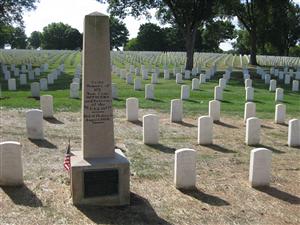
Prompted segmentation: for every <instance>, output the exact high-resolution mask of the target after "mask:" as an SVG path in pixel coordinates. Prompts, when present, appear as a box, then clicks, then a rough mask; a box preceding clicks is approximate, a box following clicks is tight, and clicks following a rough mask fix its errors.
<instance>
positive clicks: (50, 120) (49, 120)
mask: <svg viewBox="0 0 300 225" xmlns="http://www.w3.org/2000/svg"><path fill="white" fill-rule="evenodd" d="M44 120H46V121H47V122H48V123H53V124H64V123H63V122H61V121H60V120H58V119H56V118H55V117H52V118H44Z"/></svg>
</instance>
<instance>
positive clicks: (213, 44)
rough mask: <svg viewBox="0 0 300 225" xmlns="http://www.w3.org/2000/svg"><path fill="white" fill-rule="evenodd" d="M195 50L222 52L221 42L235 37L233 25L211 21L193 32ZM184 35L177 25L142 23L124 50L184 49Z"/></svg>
mask: <svg viewBox="0 0 300 225" xmlns="http://www.w3.org/2000/svg"><path fill="white" fill-rule="evenodd" d="M195 35H196V36H195V51H202V52H222V50H221V49H220V48H219V45H220V43H221V42H223V41H225V40H228V39H232V38H234V37H235V33H234V25H232V24H231V22H229V21H222V20H217V21H211V22H209V23H207V24H206V26H203V27H201V29H200V28H199V29H198V30H197V32H196V34H195ZM184 43H185V42H184V36H183V35H182V33H181V32H180V30H179V28H178V27H177V26H174V27H167V28H161V27H159V26H158V25H156V24H152V23H146V24H142V25H141V26H140V28H139V32H138V35H137V38H136V39H133V40H132V41H130V42H128V44H126V47H125V50H131V51H134V50H139V51H184V50H185V44H184Z"/></svg>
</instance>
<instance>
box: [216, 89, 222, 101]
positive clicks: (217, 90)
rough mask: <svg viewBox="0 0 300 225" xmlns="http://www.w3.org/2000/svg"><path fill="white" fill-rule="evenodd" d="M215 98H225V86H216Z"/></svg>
mask: <svg viewBox="0 0 300 225" xmlns="http://www.w3.org/2000/svg"><path fill="white" fill-rule="evenodd" d="M214 99H215V100H219V101H222V100H223V88H221V87H220V86H216V87H215V92H214Z"/></svg>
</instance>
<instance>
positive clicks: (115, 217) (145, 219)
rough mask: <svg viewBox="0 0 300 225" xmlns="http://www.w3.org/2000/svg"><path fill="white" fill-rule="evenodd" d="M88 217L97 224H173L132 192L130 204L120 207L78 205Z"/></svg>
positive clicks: (146, 201)
mask: <svg viewBox="0 0 300 225" xmlns="http://www.w3.org/2000/svg"><path fill="white" fill-rule="evenodd" d="M76 207H77V209H78V210H80V211H81V212H82V213H83V214H84V215H85V216H86V217H88V218H89V219H90V220H92V221H93V222H94V223H97V224H120V225H129V224H141V225H142V224H149V225H150V224H161V225H171V224H170V223H169V222H167V221H166V220H164V219H163V218H160V217H159V216H158V215H157V214H156V212H155V210H154V209H153V207H152V206H151V204H150V203H149V201H148V200H147V199H145V198H143V197H141V196H139V195H137V194H134V193H131V194H130V205H128V206H118V207H99V206H76Z"/></svg>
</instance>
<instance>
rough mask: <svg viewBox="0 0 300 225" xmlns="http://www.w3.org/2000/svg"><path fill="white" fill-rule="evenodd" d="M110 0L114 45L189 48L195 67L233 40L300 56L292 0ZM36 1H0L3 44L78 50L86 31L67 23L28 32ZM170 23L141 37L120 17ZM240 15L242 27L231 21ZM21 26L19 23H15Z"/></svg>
mask: <svg viewBox="0 0 300 225" xmlns="http://www.w3.org/2000/svg"><path fill="white" fill-rule="evenodd" d="M97 1H99V2H101V3H108V4H109V12H110V14H111V17H110V34H111V35H110V36H111V49H120V48H121V47H124V50H139V51H186V57H187V63H186V68H187V69H190V68H191V67H192V66H193V55H194V52H195V51H201V52H203V51H204V52H221V51H222V50H221V49H220V48H219V44H220V43H221V42H223V41H226V40H230V39H234V40H235V41H234V43H233V47H234V49H233V50H232V53H239V54H250V63H251V64H253V65H256V64H257V62H256V54H265V55H285V56H288V55H289V56H299V55H300V47H299V42H300V8H299V5H297V4H295V3H294V1H292V0H222V1H221V0H209V1H208V0H172V1H170V0H156V1H153V0H114V1H109V0H97ZM35 3H36V0H22V1H13V0H2V1H1V2H0V34H1V35H0V47H3V45H4V44H5V43H9V44H11V46H12V47H13V48H25V47H27V48H37V47H42V48H45V49H77V48H81V45H82V34H81V33H80V32H79V31H78V30H77V29H75V28H72V27H70V26H69V25H67V24H63V23H52V24H49V25H48V26H46V27H44V29H43V31H42V32H38V31H35V32H33V33H32V34H31V35H30V37H28V38H27V37H26V35H25V32H24V26H23V20H22V11H23V10H24V9H26V10H34V9H35ZM153 8H154V9H156V10H157V12H156V15H155V16H156V18H157V19H158V20H159V21H160V22H161V23H162V24H168V25H169V26H168V27H164V28H162V27H160V26H158V25H155V24H152V23H146V24H143V25H141V26H140V29H139V32H138V35H137V37H136V38H133V39H131V40H128V36H129V32H128V30H127V28H126V26H125V24H124V23H123V22H122V21H121V20H119V19H123V18H125V17H126V16H127V15H132V16H134V17H139V16H142V15H144V16H150V12H149V10H151V9H153ZM233 18H237V19H238V29H235V26H234V25H233V24H232V21H233ZM16 25H17V26H16Z"/></svg>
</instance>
